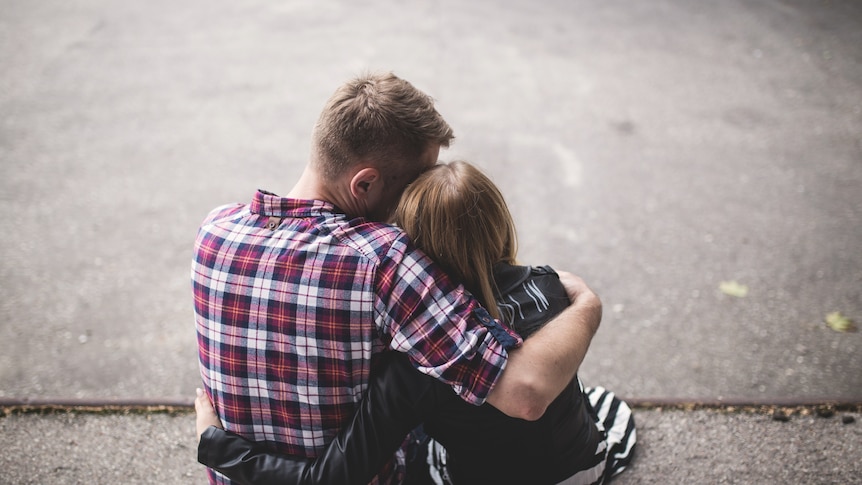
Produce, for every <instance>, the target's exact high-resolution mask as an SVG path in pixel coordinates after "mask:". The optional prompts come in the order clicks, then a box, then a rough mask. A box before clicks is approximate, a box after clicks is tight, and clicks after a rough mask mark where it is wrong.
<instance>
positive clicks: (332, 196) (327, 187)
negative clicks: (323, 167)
mask: <svg viewBox="0 0 862 485" xmlns="http://www.w3.org/2000/svg"><path fill="white" fill-rule="evenodd" d="M287 197H288V198H291V199H313V200H322V201H325V202H329V203H330V204H332V205H334V206H335V207H338V208H339V209H341V210H343V211H345V212H346V213H347V214H348V215H351V216H364V214H363V213H362V211H361V210H360V209H359V207H357V205H356V203H355V201H354V200H353V198H352V197H351V196H350V188H349V184H345V183H337V182H331V183H327V182H325V181H324V180H323V177H321V176H320V174H319V173H317V172H316V171H315V170H314V168H313V167H311V166H310V164H309V166H306V167H305V170H304V171H303V172H302V175H301V176H300V177H299V180H298V181H297V182H296V184H294V186H293V188H292V189H290V192H288V193H287Z"/></svg>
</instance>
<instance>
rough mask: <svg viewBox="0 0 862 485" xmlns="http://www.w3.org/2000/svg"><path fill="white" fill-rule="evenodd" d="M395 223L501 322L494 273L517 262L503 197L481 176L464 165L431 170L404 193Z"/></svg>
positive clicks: (509, 216)
mask: <svg viewBox="0 0 862 485" xmlns="http://www.w3.org/2000/svg"><path fill="white" fill-rule="evenodd" d="M394 222H395V223H396V224H397V225H399V226H401V228H402V229H404V231H405V232H407V234H409V235H410V237H411V239H412V240H413V242H414V243H415V244H416V245H417V246H418V247H419V248H420V249H422V250H423V251H425V253H426V254H428V255H429V256H431V257H432V258H433V259H434V260H435V261H436V262H437V263H439V264H440V265H441V266H442V267H443V268H444V269H445V270H446V272H447V273H448V274H449V275H450V276H451V277H453V278H455V279H456V280H457V281H459V282H461V283H463V284H464V286H465V287H466V288H467V290H469V291H470V292H471V293H473V295H474V296H475V297H476V298H477V299H478V300H479V301H480V302H481V303H482V305H483V306H484V307H485V308H487V309H488V311H489V312H490V313H491V315H492V316H493V317H494V318H498V319H499V318H500V313H499V311H498V310H497V304H496V298H495V296H494V295H495V290H496V285H495V284H494V274H493V268H494V264H496V263H498V262H507V263H511V264H514V263H515V255H516V253H517V239H516V234H515V223H514V221H513V219H512V215H511V213H510V212H509V208H508V206H507V205H506V201H505V199H503V194H502V193H500V190H499V189H498V188H497V186H496V185H494V183H493V182H492V181H491V180H490V179H489V178H488V177H487V176H485V174H483V173H482V172H481V171H480V170H479V169H478V168H476V167H474V166H473V165H470V164H469V163H467V162H463V161H457V162H451V163H448V164H438V165H436V166H434V167H433V168H431V169H430V170H428V171H427V172H425V173H423V174H422V175H420V176H419V178H417V179H416V181H415V182H413V183H412V184H410V186H408V187H407V189H406V190H405V191H404V195H402V197H401V201H400V202H399V204H398V207H397V208H396V210H395V215H394Z"/></svg>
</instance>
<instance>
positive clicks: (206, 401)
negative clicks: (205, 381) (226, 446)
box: [195, 389, 224, 441]
mask: <svg viewBox="0 0 862 485" xmlns="http://www.w3.org/2000/svg"><path fill="white" fill-rule="evenodd" d="M195 392H196V393H197V398H195V428H196V429H197V432H198V435H197V436H198V441H200V439H201V435H202V434H203V433H204V431H206V429H207V428H209V427H210V426H215V427H216V428H221V429H224V426H222V424H221V420H219V418H218V415H217V414H216V412H215V408H214V407H213V403H212V401H210V398H209V397H208V396H207V395H206V393H205V392H204V391H203V390H202V389H195Z"/></svg>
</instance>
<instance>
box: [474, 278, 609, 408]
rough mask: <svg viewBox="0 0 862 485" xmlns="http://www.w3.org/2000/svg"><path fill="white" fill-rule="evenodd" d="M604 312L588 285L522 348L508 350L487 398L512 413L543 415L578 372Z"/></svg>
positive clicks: (526, 341)
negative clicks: (505, 360)
mask: <svg viewBox="0 0 862 485" xmlns="http://www.w3.org/2000/svg"><path fill="white" fill-rule="evenodd" d="M584 288H586V286H584ZM601 318H602V304H601V300H599V298H598V296H596V295H595V293H593V292H592V291H591V290H589V289H588V288H587V289H586V290H585V291H582V292H581V293H580V294H578V295H577V296H576V298H575V299H574V301H573V303H572V304H571V305H570V306H569V307H568V308H567V309H566V310H564V311H563V312H562V313H560V314H559V315H557V317H556V318H554V319H553V320H551V321H550V322H549V323H548V324H547V325H546V326H545V327H544V328H542V329H541V330H539V331H538V332H536V333H535V334H534V335H532V336H531V337H530V338H529V339H526V340H525V341H524V344H523V345H522V346H521V348H519V349H515V350H511V351H509V361H508V363H507V364H506V369H505V370H504V371H503V374H502V375H501V376H500V378H499V380H498V381H497V383H496V385H495V386H494V389H493V390H492V392H491V394H490V395H489V396H488V403H489V404H491V405H492V406H494V407H496V408H497V409H499V410H500V411H502V412H503V413H505V414H507V415H509V416H512V417H516V418H522V419H527V420H536V419H539V418H540V417H541V416H542V415H543V414H544V413H545V409H546V408H547V407H548V405H549V404H550V403H551V402H552V401H553V400H554V399H555V398H556V397H557V396H558V395H559V394H560V392H562V390H563V389H564V388H565V386H566V385H568V384H569V383H570V382H571V380H572V378H573V377H574V376H575V374H576V373H577V371H578V368H579V367H580V365H581V363H582V362H583V360H584V357H585V356H586V355H587V350H588V349H589V347H590V342H591V341H592V338H593V336H594V335H595V333H596V331H597V330H598V328H599V323H600V322H601Z"/></svg>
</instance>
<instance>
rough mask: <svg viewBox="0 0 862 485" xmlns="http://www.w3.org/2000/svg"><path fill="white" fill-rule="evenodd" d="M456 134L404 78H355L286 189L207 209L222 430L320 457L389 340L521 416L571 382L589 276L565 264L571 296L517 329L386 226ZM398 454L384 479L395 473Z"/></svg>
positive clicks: (203, 296)
mask: <svg viewBox="0 0 862 485" xmlns="http://www.w3.org/2000/svg"><path fill="white" fill-rule="evenodd" d="M452 138H453V134H452V130H451V128H450V127H449V125H448V124H447V123H446V122H445V120H443V118H442V117H441V116H440V114H439V113H438V112H437V111H436V109H435V108H434V103H433V100H432V99H431V98H430V97H428V96H427V95H425V94H424V93H422V92H421V91H419V90H417V89H416V88H415V87H413V86H412V85H411V84H410V83H408V82H406V81H404V80H402V79H399V78H398V77H396V76H394V75H392V74H383V75H367V76H362V77H359V78H357V79H354V80H352V81H350V82H348V83H347V84H345V85H344V86H342V87H341V88H339V89H338V90H337V91H336V92H335V93H334V94H333V96H332V97H331V98H330V99H329V101H328V103H327V104H326V106H325V107H324V109H323V111H322V113H321V115H320V118H319V119H318V121H317V123H316V125H315V128H314V134H313V140H312V152H311V154H310V159H309V162H308V165H307V166H306V169H305V171H304V172H303V174H302V176H301V177H300V179H299V181H298V182H297V183H296V185H295V186H294V187H293V189H292V190H291V191H290V192H289V193H288V195H287V197H286V198H282V197H278V196H276V195H274V194H270V193H267V192H263V191H259V192H257V193H256V194H255V196H254V198H253V200H252V202H251V203H250V204H248V205H231V206H224V207H220V208H217V209H215V210H214V211H213V212H211V213H210V214H209V216H208V217H207V218H206V219H205V220H204V222H203V224H202V225H201V228H200V230H199V233H198V237H197V239H196V242H195V255H194V261H193V263H192V282H193V289H194V298H195V314H196V325H197V332H198V345H199V356H200V365H201V375H202V377H203V383H204V387H205V388H206V391H207V393H208V394H209V395H210V397H211V398H212V400H213V403H214V404H215V406H216V409H217V410H218V414H219V416H220V417H221V419H222V421H223V423H224V425H225V428H226V429H227V430H230V431H234V432H236V433H238V434H240V435H244V436H246V437H249V438H251V439H254V440H258V441H267V442H269V443H271V444H272V447H273V449H274V450H277V451H280V452H284V453H289V454H294V455H300V456H307V457H313V456H316V455H317V454H318V453H320V452H321V451H322V450H323V448H324V447H325V445H326V444H327V443H329V442H330V441H331V440H332V439H333V437H334V436H335V434H336V433H337V431H338V429H339V428H340V427H341V426H343V425H344V424H345V423H346V422H348V421H349V419H350V418H351V417H352V415H353V413H354V410H355V407H356V405H357V403H359V401H360V400H361V398H362V395H363V392H364V390H365V388H366V387H367V384H368V375H369V371H370V367H371V364H372V358H373V356H375V355H376V354H379V353H380V352H383V351H385V350H387V349H391V350H395V351H399V352H404V353H405V354H407V356H408V357H409V359H410V361H411V362H412V364H413V365H414V366H416V367H417V368H418V369H419V370H420V371H422V372H424V373H426V374H428V375H431V376H432V377H435V378H437V379H440V380H441V381H443V382H445V383H447V384H449V385H451V387H452V389H453V391H454V392H455V393H457V394H458V395H459V396H461V398H462V399H464V400H465V401H467V402H470V403H473V404H481V403H483V402H485V401H487V402H489V403H490V404H492V405H494V406H495V407H497V408H498V409H500V410H501V411H502V412H504V413H506V414H509V415H511V416H515V417H521V418H524V419H538V418H539V417H540V416H541V415H542V414H543V412H544V410H545V408H546V407H547V406H548V404H549V403H550V402H551V401H553V399H554V398H555V397H556V396H557V395H558V394H559V393H560V391H561V390H562V389H563V387H565V386H566V385H567V384H568V383H569V381H570V380H571V379H572V377H573V376H574V374H575V371H576V370H577V367H578V366H579V365H580V362H581V361H582V360H583V357H584V355H585V353H586V350H587V347H588V345H589V342H590V339H591V338H592V335H593V334H594V333H595V330H596V329H597V327H598V324H599V320H600V318H601V303H600V302H599V300H598V298H597V297H596V296H595V295H594V294H593V293H592V292H591V291H590V290H589V288H587V287H586V285H584V284H583V282H582V281H580V280H579V279H578V278H576V277H573V276H571V275H567V274H564V275H563V277H564V282H566V283H567V291H568V293H569V296H570V298H571V300H572V301H573V304H572V305H571V306H570V307H569V308H568V309H567V310H566V311H564V312H563V313H562V314H561V315H560V316H559V317H558V318H557V319H555V320H554V321H552V322H551V323H550V324H548V326H547V327H546V328H545V329H543V330H542V331H541V332H539V333H537V334H536V335H535V336H534V337H533V338H531V339H530V340H529V341H528V342H526V343H524V342H522V340H521V339H520V338H519V337H518V336H517V334H515V333H514V332H512V331H511V330H509V329H507V328H505V327H504V326H502V325H500V324H499V323H498V322H496V321H494V320H492V319H490V318H489V316H488V314H487V312H486V311H485V310H484V309H482V308H481V307H480V306H479V305H478V303H477V302H476V301H475V300H474V299H473V297H472V296H470V295H469V294H468V293H467V292H466V291H465V290H464V289H463V287H461V286H460V285H457V284H455V283H453V282H452V281H451V280H450V279H449V278H448V277H447V276H446V275H445V274H444V273H443V272H442V271H441V270H440V269H439V268H438V267H437V266H436V265H435V264H434V263H433V261H431V260H430V259H429V258H428V257H427V256H425V255H424V254H422V253H421V252H420V251H418V250H416V249H415V248H414V247H413V246H412V244H411V242H410V241H409V239H408V238H407V237H406V235H405V234H404V233H403V232H401V231H400V230H399V229H397V228H395V227H393V226H390V225H388V224H385V221H386V220H387V219H388V216H389V213H390V212H391V211H392V209H393V208H394V207H395V205H396V203H397V201H398V198H399V197H400V195H401V193H402V191H403V190H404V188H405V187H406V186H407V184H409V183H410V182H411V181H412V180H413V179H415V178H416V177H417V176H418V175H419V174H420V173H421V172H422V171H423V170H425V169H427V168H429V167H431V166H432V165H434V164H435V163H436V161H437V156H438V154H439V150H440V148H441V147H446V146H448V144H449V142H450V141H451V140H452ZM518 347H520V348H518ZM504 368H505V369H506V370H505V372H503V369H504ZM396 465H397V463H396V460H395V459H393V460H392V461H390V463H389V464H388V465H387V466H386V467H385V468H384V469H383V470H381V473H380V474H379V475H378V479H379V481H380V483H393V482H396V481H397V480H398V477H397V473H396V470H397V468H398V467H397V466H396ZM210 481H211V482H212V483H230V482H229V481H228V480H227V479H226V478H224V477H222V476H220V475H218V474H216V473H215V472H212V471H210Z"/></svg>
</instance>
